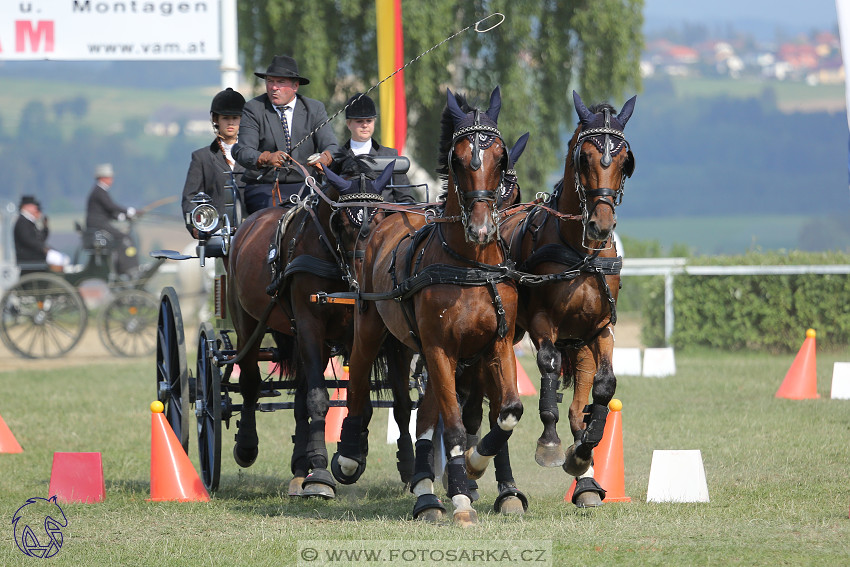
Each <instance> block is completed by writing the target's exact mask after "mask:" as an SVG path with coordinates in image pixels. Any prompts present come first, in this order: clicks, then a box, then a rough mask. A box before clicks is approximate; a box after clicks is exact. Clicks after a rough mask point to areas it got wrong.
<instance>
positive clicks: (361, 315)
mask: <svg viewBox="0 0 850 567" xmlns="http://www.w3.org/2000/svg"><path fill="white" fill-rule="evenodd" d="M447 94H448V97H447V98H448V103H447V107H446V110H445V111H444V112H443V117H442V135H441V144H440V149H441V152H440V154H441V165H442V166H443V168H442V173H444V175H445V178H446V189H447V194H446V200H445V205H444V208H443V209H442V211H440V212H439V213H438V214H431V215H426V216H422V215H417V214H415V213H412V212H411V213H404V212H402V213H397V214H394V215H391V216H390V217H389V218H387V219H386V220H384V221H383V222H382V223H381V224H380V225H378V227H377V228H376V229H375V230H374V231H373V233H372V235H371V236H370V238H369V240H368V242H367V243H366V250H365V259H364V264H363V268H364V269H363V276H362V282H361V285H362V288H361V289H362V293H361V302H360V307H359V309H357V310H355V317H354V326H355V333H354V345H353V349H352V353H351V360H350V380H349V393H348V412H349V413H348V417H347V418H346V420H345V421H344V423H343V431H342V439H341V441H340V444H339V450H338V453H337V454H336V455H334V460H333V462H332V470H333V472H334V474H335V476H336V477H337V479H338V480H340V481H341V482H354V481H355V480H356V479H357V478H358V477H359V476H360V474H362V472H363V469H364V468H365V464H366V463H365V451H364V450H363V449H364V447H363V439H362V432H363V429H364V428H363V425H362V419H363V413H364V408H365V406H366V402H367V400H368V386H369V380H368V378H369V369H370V367H371V366H372V364H373V361H374V360H375V359H376V357H377V356H378V349H379V348H380V346H381V343H382V340H383V338H384V336H385V335H386V334H387V333H390V334H391V335H393V336H395V337H396V338H397V339H398V340H399V341H401V342H403V343H404V344H405V345H406V346H407V347H409V348H410V349H413V350H416V351H418V352H419V353H420V354H421V355H422V356H423V357H424V359H425V365H426V368H427V370H428V385H427V389H426V392H425V398H424V399H423V402H422V405H421V406H420V408H419V413H418V418H417V427H416V435H417V442H416V473H415V474H414V477H413V479H412V480H411V491H412V492H413V493H414V494H415V495H416V496H417V502H416V506H415V507H414V517H417V518H427V519H438V518H440V517H441V516H442V513H443V512H444V511H445V508H444V507H443V505H442V504H441V503H440V501H439V500H438V499H437V497H436V496H435V495H434V492H433V479H434V472H433V464H432V462H431V460H432V458H433V443H432V436H433V433H434V429H435V426H436V424H437V421H438V419H439V418H440V417H442V419H443V422H444V424H445V433H444V436H443V440H444V445H445V447H446V448H447V453H448V459H449V461H448V466H447V474H448V494H449V496H450V497H451V499H452V503H453V505H454V507H455V511H454V516H453V517H454V520H455V521H456V522H458V523H460V524H462V525H466V524H471V523H476V522H477V516H476V513H475V510H474V509H473V508H472V506H471V500H470V492H469V487H468V485H467V473H469V474H470V475H471V476H476V475H478V474H479V473H480V472H483V470H484V469H485V468H486V466H487V464H488V462H489V460H490V459H492V458H493V457H494V456H495V455H496V454H497V453H498V452H499V451H500V450H501V448H502V447H503V446H504V445H505V443H506V442H507V439H508V438H509V437H510V435H511V432H512V430H513V428H514V427H515V425H516V424H517V422H518V421H519V419H520V417H521V416H522V403H521V402H520V400H519V394H518V392H517V386H516V361H515V359H514V352H513V332H514V324H515V307H516V303H515V302H516V297H517V291H516V285H515V284H514V282H513V281H512V280H510V279H509V277H508V276H506V275H505V274H506V267H507V266H506V264H505V262H506V260H507V258H506V251H505V249H504V247H503V246H502V245H501V241H500V239H499V237H498V224H497V220H498V210H497V206H496V202H497V200H498V194H499V193H498V192H499V186H500V184H501V183H502V178H503V176H504V173H505V172H506V170H507V167H508V150H507V146H506V145H505V143H504V140H503V139H502V136H501V134H500V133H499V131H498V129H497V127H496V123H497V120H498V113H499V108H500V106H501V96H500V93H499V89H498V87H497V88H496V89H494V91H493V93H492V94H491V97H490V106H489V108H488V110H487V111H486V112H483V113H482V112H480V111H479V110H478V109H472V108H470V107H469V106H468V105H467V104H466V101H465V99H464V98H463V97H461V96H459V95H453V94H452V93H451V92H450V91H449V92H448V93H447ZM372 301H374V303H372ZM478 365H480V366H483V367H486V379H485V380H481V381H479V380H475V379H471V377H473V376H474V377H476V378H477V376H478V375H477V374H476V373H475V372H464V369H466V368H469V367H471V366H478ZM459 395H463V397H464V398H465V399H466V400H467V403H466V404H464V408H463V414H462V413H461V408H460V406H459V404H458V396H459ZM485 395H486V396H487V397H488V398H489V399H490V414H489V421H490V427H491V430H490V432H489V433H488V434H487V435H486V436H484V438H483V439H481V441H480V442H479V443H478V444H477V445H476V446H475V447H471V448H469V450H466V451H465V449H466V442H467V433H466V432H467V430H469V431H472V432H475V431H477V430H478V427H479V425H480V422H481V416H482V413H483V410H482V407H481V401H482V399H483V396H485ZM473 402H474V403H473ZM476 421H477V423H476Z"/></svg>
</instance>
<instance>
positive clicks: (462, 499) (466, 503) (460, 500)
mask: <svg viewBox="0 0 850 567" xmlns="http://www.w3.org/2000/svg"><path fill="white" fill-rule="evenodd" d="M452 505H453V506H454V507H455V513H458V512H464V511H466V510H472V501H471V500H470V499H469V496H467V495H465V494H458V495H456V496H452Z"/></svg>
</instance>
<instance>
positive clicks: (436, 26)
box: [238, 0, 643, 199]
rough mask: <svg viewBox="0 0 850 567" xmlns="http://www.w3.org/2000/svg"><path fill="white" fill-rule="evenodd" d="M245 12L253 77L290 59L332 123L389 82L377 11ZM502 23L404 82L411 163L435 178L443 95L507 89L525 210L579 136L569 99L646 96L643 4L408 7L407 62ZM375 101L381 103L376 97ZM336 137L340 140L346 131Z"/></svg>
mask: <svg viewBox="0 0 850 567" xmlns="http://www.w3.org/2000/svg"><path fill="white" fill-rule="evenodd" d="M238 10H239V13H238V17H239V44H240V52H241V55H242V57H243V60H244V66H245V68H246V69H248V70H249V72H248V75H249V77H253V71H254V70H256V69H264V68H265V67H266V66H267V65H268V63H269V62H270V61H271V59H272V57H273V56H274V55H279V54H289V55H293V56H294V57H295V58H296V59H297V61H298V65H299V70H300V71H301V74H302V75H305V76H307V77H308V78H309V79H310V84H309V85H308V86H307V87H306V88H305V89H304V91H303V92H304V94H305V95H307V96H310V97H312V98H316V99H319V100H322V101H324V102H325V103H326V105H327V107H328V113H329V114H330V115H331V116H333V115H334V113H335V112H337V111H338V110H339V109H341V108H342V107H343V106H344V105H345V101H346V100H347V98H348V97H349V96H350V95H351V94H353V93H354V92H356V91H364V90H366V89H368V88H369V87H371V86H372V85H374V84H376V83H377V82H378V81H379V80H381V79H383V78H384V77H378V71H377V68H378V66H377V45H376V40H375V37H376V33H375V5H374V2H362V1H361V0H314V1H313V2H311V3H310V4H309V8H307V7H306V6H305V5H304V4H299V3H293V2H289V1H288V0H264V1H260V2H240V3H239V5H238ZM495 12H500V13H502V14H504V15H505V21H504V22H503V23H502V24H501V25H500V26H499V27H497V28H495V29H493V30H492V31H490V32H488V33H476V32H475V31H474V30H472V29H468V30H467V31H465V32H463V33H462V34H460V35H458V36H457V37H455V38H454V39H452V40H450V41H447V42H446V43H444V44H443V45H441V46H440V47H438V48H436V49H434V50H433V51H431V52H429V53H428V54H427V55H425V56H424V57H422V58H421V59H419V60H418V61H416V62H415V63H413V64H412V65H411V66H410V67H408V69H407V70H406V72H405V86H406V95H407V104H408V141H407V143H408V149H407V150H406V153H408V154H410V156H411V157H412V158H413V159H414V160H416V161H417V162H418V163H419V164H420V165H422V166H423V167H425V168H426V169H431V170H433V169H434V168H435V167H436V161H437V160H436V154H437V147H436V146H437V140H438V137H439V117H440V113H441V112H442V109H443V107H444V106H445V101H446V94H445V89H446V88H447V87H448V88H450V89H452V91H460V92H463V93H464V94H466V95H467V97H468V98H469V100H470V103H471V104H474V105H480V106H482V107H486V105H487V100H488V99H487V97H488V96H489V93H490V91H491V90H492V89H493V87H494V86H495V85H500V86H501V90H502V112H501V115H500V117H499V127H500V130H501V132H502V134H503V135H504V137H505V139H506V142H507V143H508V144H513V143H514V142H515V141H516V139H517V138H518V137H519V136H520V135H522V134H523V133H524V132H526V131H530V132H531V139H530V141H529V146H528V149H527V150H526V153H525V155H524V157H523V159H522V160H521V161H520V164H519V167H518V170H519V175H520V183H521V185H522V186H523V188H524V191H525V192H526V195H524V197H525V198H526V199H527V198H529V197H531V196H533V194H534V193H535V192H536V191H539V190H543V189H546V185H547V184H548V181H549V179H548V177H549V176H550V175H551V174H552V172H553V171H556V170H560V168H561V167H562V163H563V156H564V154H565V153H566V147H565V141H564V133H565V131H569V132H572V130H573V129H574V125H575V124H576V118H575V113H574V111H573V109H572V96H571V90H572V88H575V90H577V91H578V92H579V94H581V96H582V98H583V99H584V100H585V102H586V103H588V104H590V103H593V102H601V101H605V100H607V101H610V102H612V103H614V104H615V106H616V105H617V104H616V101H617V100H619V101H622V100H625V98H627V96H631V94H634V92H635V91H637V90H638V89H639V87H640V74H639V61H640V53H641V51H642V49H643V35H642V32H641V28H642V25H643V0H595V1H594V2H587V1H576V2H563V1H562V0H429V1H428V2H419V1H416V2H413V1H408V2H403V3H402V13H403V20H404V41H405V44H404V49H405V59H406V60H408V61H409V60H411V59H413V58H414V57H416V56H417V55H419V54H420V53H423V52H425V51H426V50H428V49H429V48H431V47H432V46H434V45H436V44H438V43H440V42H441V41H442V40H444V39H445V38H447V37H448V36H450V35H451V34H452V33H454V32H456V31H460V30H462V29H464V28H466V27H467V26H470V25H471V24H473V23H474V22H476V21H478V20H480V19H482V18H484V17H485V16H486V15H488V14H492V13H495ZM496 21H498V20H497V19H495V18H492V19H490V20H488V21H487V22H485V23H484V24H482V27H486V24H487V23H490V22H492V23H495V22H496ZM372 95H374V97H373V98H375V99H376V101H377V99H378V91H377V89H376V90H375V91H373V92H372V93H370V96H372ZM332 127H333V128H334V129H335V131H336V132H337V134H338V135H341V134H342V131H343V125H342V120H341V119H337V120H333V124H332Z"/></svg>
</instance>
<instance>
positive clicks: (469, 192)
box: [437, 87, 509, 245]
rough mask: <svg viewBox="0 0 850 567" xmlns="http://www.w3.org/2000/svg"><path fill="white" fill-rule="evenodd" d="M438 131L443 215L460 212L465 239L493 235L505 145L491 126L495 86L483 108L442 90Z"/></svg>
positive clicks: (497, 102) (481, 240)
mask: <svg viewBox="0 0 850 567" xmlns="http://www.w3.org/2000/svg"><path fill="white" fill-rule="evenodd" d="M446 93H447V98H448V103H447V105H446V109H445V110H444V111H443V116H442V121H441V126H442V127H441V135H440V168H439V169H438V170H437V171H438V173H440V174H441V175H442V176H445V179H446V189H447V190H448V194H447V196H446V215H449V216H454V215H460V218H461V221H462V223H463V228H464V236H465V238H466V241H467V242H472V243H474V244H479V245H481V244H486V243H489V242H492V241H493V240H495V239H497V238H498V226H499V225H498V204H499V203H498V201H499V200H500V196H501V187H502V184H503V182H504V177H505V173H506V172H507V170H508V167H509V166H508V150H507V146H506V145H505V142H504V140H503V139H502V134H501V133H500V132H499V129H498V128H497V126H496V123H497V121H498V119H499V109H500V107H501V105H502V98H501V95H500V92H499V87H496V88H495V89H493V93H492V94H491V95H490V107H489V108H488V109H487V111H486V112H483V113H482V112H481V111H480V110H478V109H477V108H471V107H470V106H469V105H468V104H467V102H466V99H465V98H464V97H463V96H462V95H460V94H452V92H451V91H450V90H448V89H446Z"/></svg>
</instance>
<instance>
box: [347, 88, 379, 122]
mask: <svg viewBox="0 0 850 567" xmlns="http://www.w3.org/2000/svg"><path fill="white" fill-rule="evenodd" d="M345 104H346V109H345V117H346V118H377V116H378V109H377V108H375V101H374V100H372V99H371V98H369V97H368V96H366V95H365V94H363V93H357V94H355V95H354V96H352V97H351V98H350V99H348V102H346V103H345Z"/></svg>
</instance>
